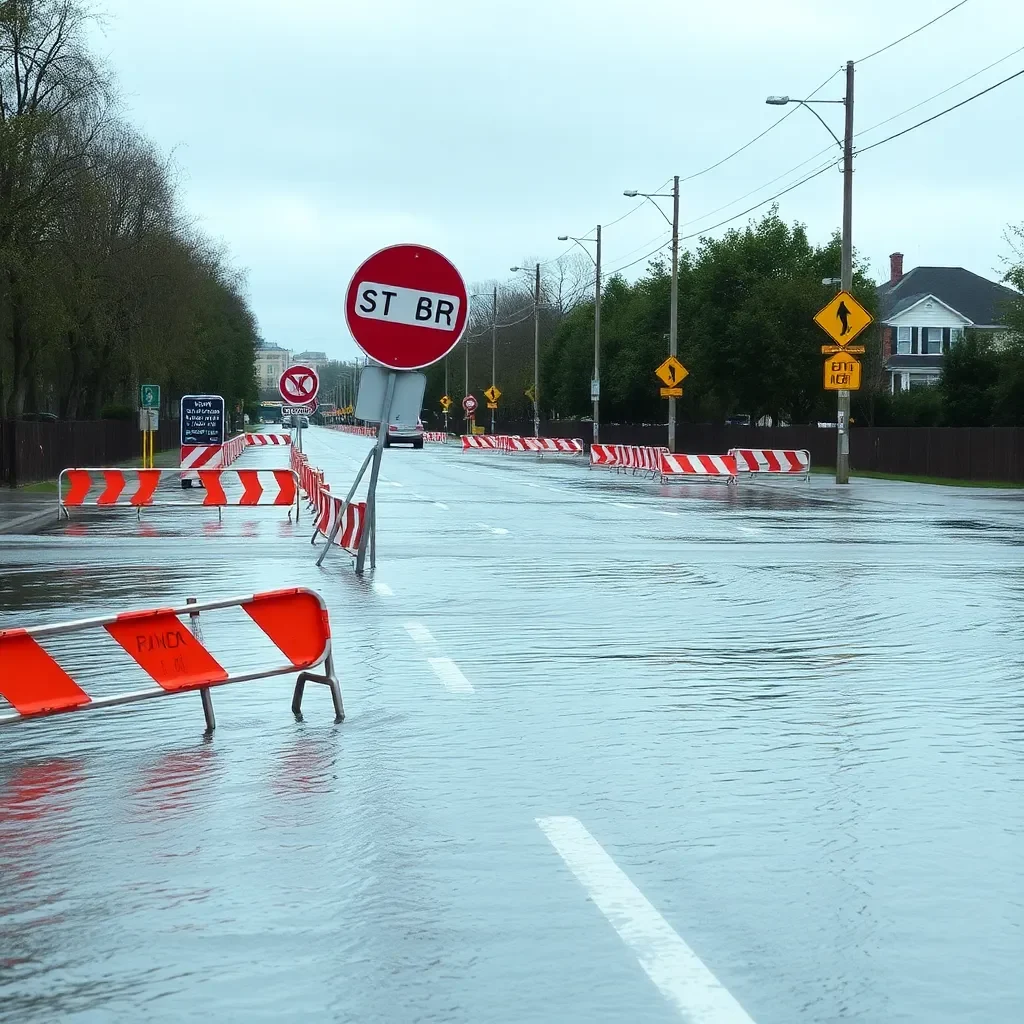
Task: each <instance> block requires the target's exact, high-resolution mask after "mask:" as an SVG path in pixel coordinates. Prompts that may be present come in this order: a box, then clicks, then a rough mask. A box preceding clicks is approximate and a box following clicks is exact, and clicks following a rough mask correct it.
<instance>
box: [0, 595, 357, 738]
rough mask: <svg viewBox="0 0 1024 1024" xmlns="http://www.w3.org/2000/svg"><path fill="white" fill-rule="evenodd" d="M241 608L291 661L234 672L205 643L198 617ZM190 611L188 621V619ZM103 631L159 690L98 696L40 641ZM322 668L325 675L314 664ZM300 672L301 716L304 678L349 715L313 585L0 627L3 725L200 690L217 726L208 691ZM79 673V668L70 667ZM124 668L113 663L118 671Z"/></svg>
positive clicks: (340, 713)
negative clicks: (8, 711) (325, 689)
mask: <svg viewBox="0 0 1024 1024" xmlns="http://www.w3.org/2000/svg"><path fill="white" fill-rule="evenodd" d="M235 607H238V608H241V609H242V611H243V612H245V613H246V615H248V616H249V618H250V619H251V620H252V621H253V622H254V623H255V624H256V626H258V627H259V629H260V630H261V631H262V632H263V633H264V634H265V635H266V637H267V638H269V640H270V641H271V643H273V645H274V646H275V647H276V648H277V650H278V651H279V652H280V653H281V654H282V655H284V657H285V659H286V662H285V663H283V664H279V665H272V666H270V667H266V668H260V669H255V670H249V671H240V672H229V671H228V670H227V669H225V668H224V667H223V666H222V665H221V664H220V662H219V661H217V659H216V658H214V656H213V655H212V654H211V653H210V651H209V650H208V649H207V647H206V646H205V644H204V643H203V639H202V633H201V631H200V628H199V625H200V622H199V620H200V615H201V613H204V612H207V613H208V612H215V611H218V610H222V609H225V608H235ZM186 615H187V616H188V617H189V621H188V625H187V626H186V625H185V624H184V622H183V621H182V617H183V616H186ZM99 629H102V630H104V631H105V632H106V633H107V634H108V635H109V636H110V637H111V638H113V640H114V641H115V642H116V643H117V644H118V646H120V647H121V649H122V650H123V651H124V652H125V654H127V655H128V656H129V657H130V658H131V659H132V660H133V661H134V662H135V664H136V665H137V666H138V667H139V668H141V669H142V671H143V672H144V673H145V674H146V675H148V676H149V678H150V679H151V680H152V681H153V682H154V683H155V684H156V688H153V687H150V688H148V689H145V690H137V691H134V692H129V693H120V694H117V695H115V696H103V697H93V696H90V694H89V693H87V692H86V690H85V689H84V688H83V687H82V686H80V685H79V684H78V683H77V682H76V681H75V679H74V678H73V676H72V675H71V674H70V673H69V671H67V670H66V669H65V667H63V666H62V665H61V661H64V662H65V663H67V662H68V660H69V657H70V656H68V655H64V654H60V655H51V654H50V653H49V652H48V651H47V650H46V649H45V648H44V647H43V645H41V644H40V643H39V641H40V640H45V639H46V638H48V637H54V636H60V635H64V634H69V633H79V632H84V631H88V630H99ZM319 665H323V666H324V671H323V673H322V674H317V673H314V672H312V671H309V670H311V669H314V668H316V667H317V666H319ZM296 670H299V676H298V678H297V679H296V682H295V690H294V693H293V697H292V711H293V712H294V713H295V714H296V715H297V716H300V715H301V713H302V696H303V690H304V688H305V684H306V683H307V682H317V683H323V684H324V685H326V686H328V687H329V688H330V691H331V697H332V699H333V702H334V710H335V720H336V721H338V722H340V721H342V720H343V719H344V717H345V709H344V705H343V704H342V698H341V684H340V683H339V682H338V679H337V676H336V675H335V672H334V659H333V657H332V654H331V626H330V620H329V618H328V614H327V606H326V604H325V603H324V600H323V598H322V597H321V596H320V595H319V594H318V593H316V592H315V591H313V590H307V589H305V588H301V587H298V588H293V589H286V590H272V591H267V592H265V593H259V594H252V595H250V596H247V597H232V598H224V599H220V600H214V601H201V602H197V601H195V600H194V599H192V598H190V599H189V600H188V601H187V602H186V603H185V604H184V605H181V606H179V607H175V608H150V609H146V610H144V611H131V612H119V613H111V614H107V615H100V616H97V617H95V618H89V619H78V620H76V621H72V622H61V623H57V624H55V625H49V626H31V627H28V628H18V629H6V630H0V696H2V697H3V698H4V699H5V700H6V701H7V702H8V703H9V704H10V705H11V707H12V708H13V709H14V712H15V713H14V714H11V715H0V725H7V724H10V723H12V722H18V721H22V720H23V719H26V718H38V717H43V716H46V715H53V714H57V713H60V712H71V711H86V710H95V709H98V708H108V707H113V706H116V705H120V704H132V703H135V702H137V701H142V700H151V699H152V698H154V697H163V696H167V695H168V694H172V693H184V692H191V691H194V690H199V691H200V693H201V695H202V699H203V711H204V714H205V716H206V725H207V728H208V729H210V730H212V729H214V728H215V727H216V724H217V723H216V719H215V717H214V713H213V701H212V698H211V696H210V688H211V687H214V686H226V685H228V684H230V683H242V682H248V681H251V680H255V679H265V678H269V677H271V676H279V675H285V674H290V673H292V672H294V671H296ZM72 671H74V668H72ZM123 671H124V668H123V667H122V666H118V665H114V666H112V667H111V674H112V675H114V676H117V675H120V674H121V673H123Z"/></svg>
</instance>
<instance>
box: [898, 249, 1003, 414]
mask: <svg viewBox="0 0 1024 1024" xmlns="http://www.w3.org/2000/svg"><path fill="white" fill-rule="evenodd" d="M878 298H879V306H880V315H879V321H880V323H881V325H882V356H883V358H884V359H885V371H886V373H888V375H889V390H890V391H892V392H893V393H894V394H895V393H896V392H898V391H906V390H908V389H909V388H914V387H920V386H921V385H922V384H934V383H936V382H937V381H938V379H939V376H940V374H941V373H942V357H943V356H944V355H945V354H946V353H947V352H948V351H949V350H950V349H951V348H952V347H953V346H954V345H956V344H957V342H958V341H960V340H961V339H962V338H963V336H964V331H965V330H967V329H970V330H976V331H987V332H990V333H992V334H994V335H997V336H998V335H1001V334H1003V333H1004V332H1005V330H1006V328H1005V320H1004V319H1003V317H1004V314H1005V310H1006V306H1007V305H1008V304H1009V303H1010V302H1013V301H1015V300H1016V301H1019V300H1020V298H1021V296H1020V294H1019V293H1018V292H1015V291H1014V290H1013V289H1012V288H1007V287H1006V286H1005V285H1001V284H997V283H996V282H995V281H989V280H988V279H987V278H984V277H980V276H979V275H978V274H972V273H971V272H970V271H969V270H964V268H963V267H915V268H914V269H913V270H911V271H908V272H907V273H906V274H904V273H903V253H901V252H894V253H893V254H892V255H891V256H890V257H889V280H888V281H887V282H886V283H885V284H883V285H880V286H879V288H878Z"/></svg>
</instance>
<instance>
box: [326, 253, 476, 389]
mask: <svg viewBox="0 0 1024 1024" xmlns="http://www.w3.org/2000/svg"><path fill="white" fill-rule="evenodd" d="M468 315H469V296H468V294H467V292H466V284H465V282H464V281H463V280H462V275H461V274H460V273H459V272H458V270H456V269H455V266H454V265H453V264H452V263H451V262H450V261H449V260H448V259H447V258H445V257H444V256H442V255H441V253H439V252H437V251H436V250H434V249H429V248H427V246H425V245H392V246H389V247H388V248H387V249H381V250H380V251H379V252H376V253H374V254H373V255H372V256H371V257H370V258H369V259H368V260H366V261H365V262H364V263H363V264H362V265H361V266H360V267H359V269H358V270H357V271H356V272H355V274H353V275H352V280H351V281H350V282H349V286H348V294H347V296H346V298H345V319H346V320H347V321H348V329H349V330H350V331H351V332H352V337H353V338H355V341H356V344H357V345H358V346H359V347H360V348H361V349H362V350H363V351H364V352H365V353H366V354H367V355H368V356H369V357H370V358H371V359H374V360H376V361H377V362H378V363H381V364H383V365H384V366H387V367H389V368H390V369H392V370H418V369H420V368H421V367H424V366H429V365H430V364H431V363H436V362H437V361H438V360H439V359H443V358H444V357H445V356H446V355H447V354H448V353H449V352H451V350H452V349H453V348H455V346H456V344H458V341H459V339H460V338H461V337H462V332H463V331H464V330H465V329H466V320H467V317H468Z"/></svg>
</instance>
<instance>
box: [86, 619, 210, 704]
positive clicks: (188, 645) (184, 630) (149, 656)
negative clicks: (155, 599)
mask: <svg viewBox="0 0 1024 1024" xmlns="http://www.w3.org/2000/svg"><path fill="white" fill-rule="evenodd" d="M105 628H106V630H107V632H108V633H109V634H110V635H111V636H112V637H113V638H114V639H115V640H116V641H117V642H118V643H119V644H120V645H121V646H122V647H123V648H124V649H125V650H126V651H127V652H128V654H130V655H131V656H132V658H134V659H135V661H136V662H137V663H138V664H139V665H140V666H141V667H142V669H143V670H144V671H145V672H147V673H149V675H150V676H152V678H153V679H154V681H155V682H156V683H158V684H159V685H160V686H162V687H163V688H164V689H165V690H171V691H174V690H192V689H195V688H196V687H199V686H206V685H208V684H209V683H216V682H220V681H222V680H224V679H227V677H228V674H227V672H225V671H224V669H223V668H221V666H220V665H219V664H217V662H216V661H215V660H214V658H213V656H212V655H211V654H210V652H209V651H208V650H207V649H206V648H205V647H203V645H202V644H201V643H200V642H199V641H198V640H197V639H196V638H195V637H194V636H193V635H192V634H191V633H190V632H189V630H188V627H187V626H183V625H182V623H181V620H180V619H179V618H178V616H177V615H175V614H174V613H173V612H170V611H168V610H167V609H166V608H157V609H154V610H153V611H147V612H137V613H136V612H133V613H129V614H128V615H119V616H118V617H117V620H116V621H115V622H111V623H109V624H108V625H107V626H106V627H105Z"/></svg>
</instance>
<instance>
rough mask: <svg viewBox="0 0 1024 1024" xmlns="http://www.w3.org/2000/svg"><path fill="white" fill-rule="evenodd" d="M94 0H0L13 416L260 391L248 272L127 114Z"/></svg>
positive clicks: (5, 309)
mask: <svg viewBox="0 0 1024 1024" xmlns="http://www.w3.org/2000/svg"><path fill="white" fill-rule="evenodd" d="M89 19H90V13H89V8H88V7H87V6H86V4H84V3H82V2H81V0H4V2H0V417H2V416H11V417H17V416H20V415H22V414H23V413H26V412H36V411H48V412H55V413H57V414H59V415H60V416H62V417H68V418H93V417H96V416H98V415H100V414H101V413H103V412H104V411H109V410H111V408H112V407H117V406H120V407H122V409H124V408H125V407H127V408H134V406H135V404H136V401H137V397H136V396H137V392H138V385H139V384H140V383H141V382H146V383H157V384H161V385H162V386H163V391H164V399H165V402H168V401H169V400H172V399H173V397H175V396H178V395H181V394H183V393H188V392H209V393H215V394H221V395H223V396H224V397H225V399H226V400H227V402H228V404H229V407H230V408H234V407H235V405H236V404H237V403H238V402H243V401H246V402H249V401H255V399H256V394H257V390H256V381H255V377H254V362H253V360H254V352H255V346H256V343H257V341H258V338H259V333H258V327H257V323H256V320H255V317H254V315H253V313H252V310H251V309H250V307H249V303H248V301H247V299H246V296H245V290H244V285H245V282H244V279H243V277H242V275H241V274H239V273H238V272H237V271H236V270H235V269H234V268H233V267H232V266H231V264H230V261H229V259H228V257H227V254H226V253H225V252H224V250H223V249H222V248H221V247H220V246H218V245H217V244H215V243H213V242H212V241H210V240H209V239H208V238H206V237H205V236H204V235H203V234H202V233H201V232H200V231H199V230H197V229H196V227H195V226H194V225H193V224H191V223H190V222H189V220H188V218H187V217H186V216H185V214H184V212H183V210H182V208H181V204H180V202H179V199H178V195H177V190H176V187H175V181H174V174H173V169H172V167H171V166H170V164H169V162H168V161H167V160H166V159H165V158H164V157H162V156H161V154H160V153H158V152H157V151H156V149H155V148H154V147H153V146H152V145H151V144H150V143H149V142H148V141H147V140H146V139H145V138H144V137H143V136H142V135H140V134H139V133H138V132H137V131H136V130H135V129H134V128H133V127H132V126H131V125H129V124H127V123H126V122H125V121H124V120H123V119H122V118H120V117H119V116H118V112H117V101H116V90H115V83H114V82H113V80H112V77H111V75H110V74H109V72H108V71H107V69H106V68H105V67H104V66H103V64H102V62H101V61H100V60H99V59H98V58H97V57H96V56H95V55H94V54H93V53H92V52H91V51H90V49H89V46H88V42H87V31H88V28H89Z"/></svg>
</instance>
